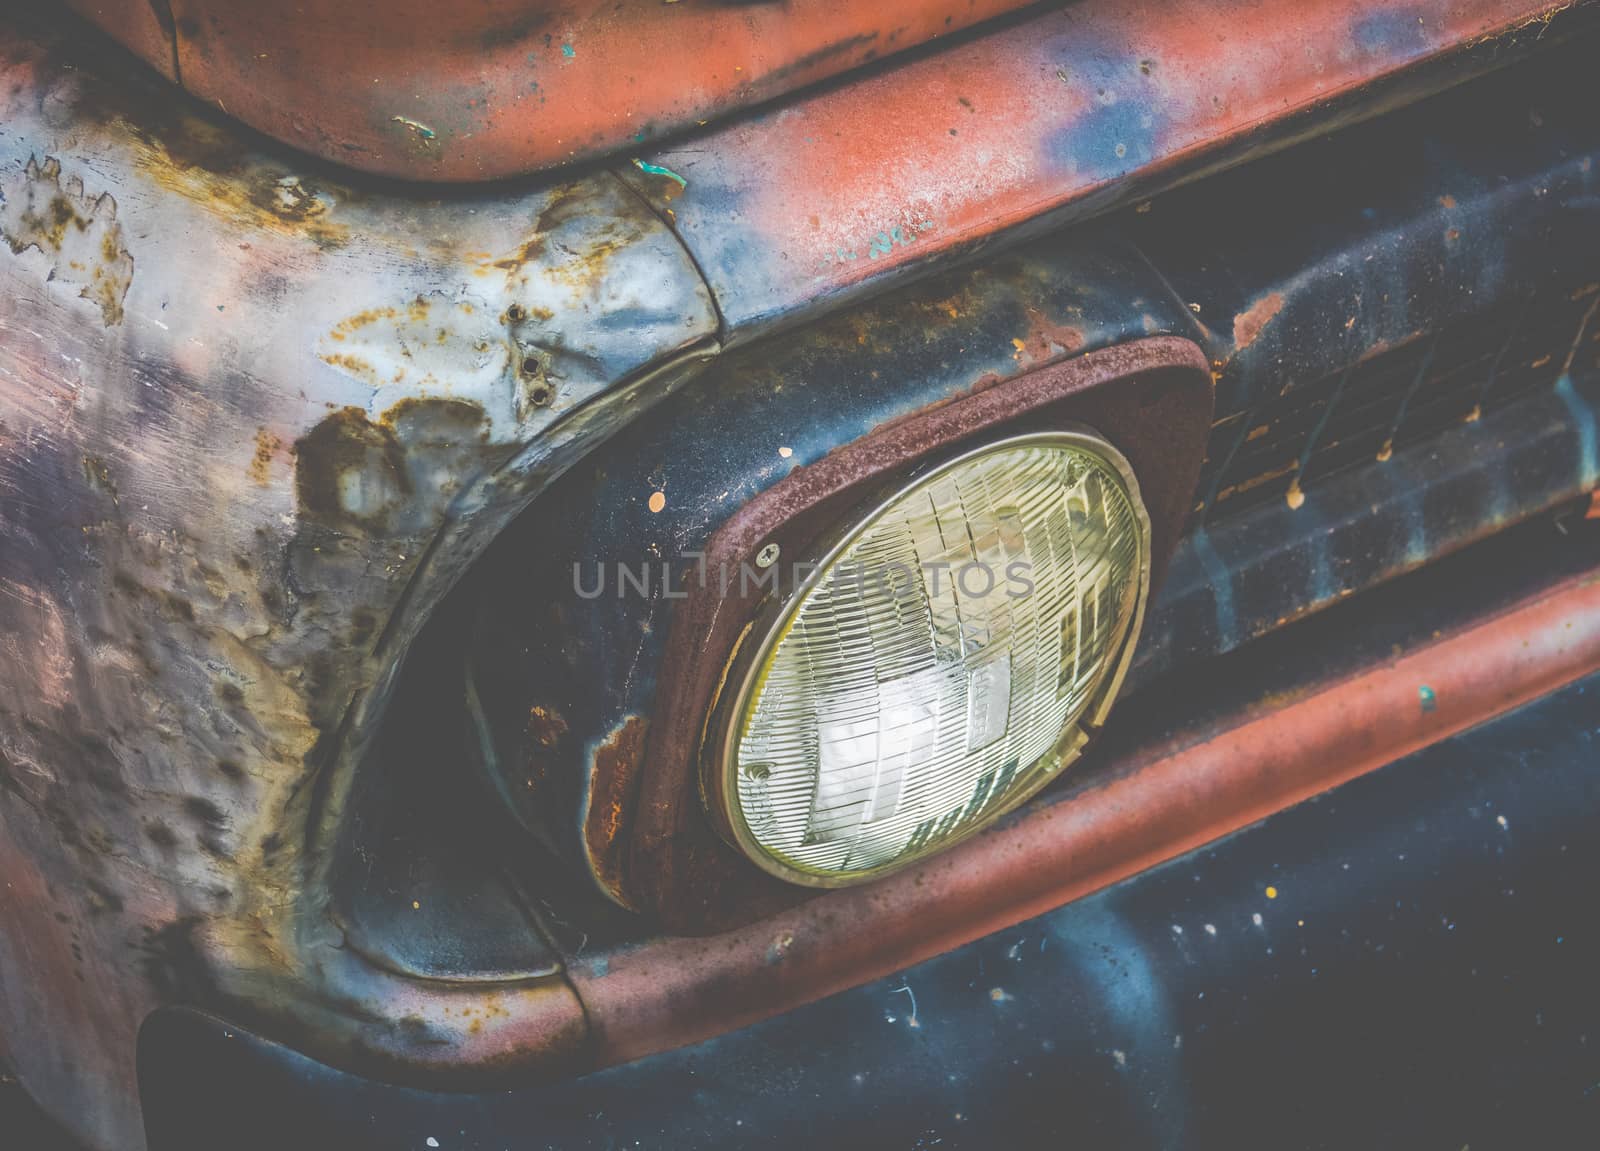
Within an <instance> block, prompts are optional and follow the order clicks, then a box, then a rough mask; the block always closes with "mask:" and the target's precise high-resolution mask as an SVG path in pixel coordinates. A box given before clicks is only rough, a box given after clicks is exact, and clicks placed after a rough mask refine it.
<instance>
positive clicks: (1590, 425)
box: [1556, 372, 1600, 487]
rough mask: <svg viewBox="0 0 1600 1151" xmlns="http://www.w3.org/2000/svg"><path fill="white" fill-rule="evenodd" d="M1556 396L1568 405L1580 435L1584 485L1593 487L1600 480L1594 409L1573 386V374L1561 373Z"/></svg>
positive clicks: (1599, 451)
mask: <svg viewBox="0 0 1600 1151" xmlns="http://www.w3.org/2000/svg"><path fill="white" fill-rule="evenodd" d="M1556 395H1558V396H1560V397H1561V402H1562V403H1564V404H1566V405H1567V412H1568V414H1569V415H1571V416H1572V427H1573V430H1574V431H1576V432H1577V433H1578V459H1579V461H1580V466H1581V467H1582V469H1583V471H1582V473H1581V474H1582V476H1583V483H1584V485H1585V486H1588V487H1593V486H1594V484H1595V483H1596V481H1597V480H1600V443H1597V439H1600V437H1597V435H1596V429H1595V420H1594V408H1592V407H1590V406H1589V401H1588V400H1586V399H1584V398H1583V397H1582V396H1580V395H1579V394H1578V390H1577V389H1576V388H1574V387H1573V386H1572V375H1571V373H1568V372H1562V373H1561V378H1560V379H1559V380H1557V381H1556Z"/></svg>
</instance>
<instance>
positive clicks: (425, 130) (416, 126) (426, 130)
mask: <svg viewBox="0 0 1600 1151" xmlns="http://www.w3.org/2000/svg"><path fill="white" fill-rule="evenodd" d="M389 122H390V123H391V124H401V125H404V126H405V127H407V128H410V129H411V130H412V131H413V132H415V133H416V134H417V135H419V136H421V137H422V138H423V139H424V140H432V139H433V138H434V137H435V136H436V135H437V133H436V132H434V130H433V129H432V128H430V127H428V126H427V125H426V124H420V123H418V122H417V121H416V120H412V119H409V118H408V117H405V116H390V117H389Z"/></svg>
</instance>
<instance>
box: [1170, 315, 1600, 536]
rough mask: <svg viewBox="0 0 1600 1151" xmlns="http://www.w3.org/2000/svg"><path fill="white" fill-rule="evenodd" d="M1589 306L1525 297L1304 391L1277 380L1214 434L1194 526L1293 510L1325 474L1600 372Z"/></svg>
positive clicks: (1599, 337)
mask: <svg viewBox="0 0 1600 1151" xmlns="http://www.w3.org/2000/svg"><path fill="white" fill-rule="evenodd" d="M1597 305H1600V284H1589V285H1586V286H1585V287H1582V288H1580V289H1578V290H1577V291H1573V292H1565V293H1560V294H1554V293H1547V294H1546V295H1544V296H1540V297H1530V298H1524V299H1522V300H1520V301H1513V302H1510V303H1508V304H1504V305H1502V306H1500V307H1498V308H1496V309H1495V310H1493V311H1491V312H1489V313H1487V314H1483V315H1478V316H1474V317H1471V318H1469V319H1466V320H1462V321H1458V322H1456V323H1455V324H1453V325H1450V326H1448V327H1446V328H1444V329H1442V330H1441V331H1439V332H1437V333H1432V334H1427V335H1420V336H1417V337H1415V338H1413V339H1411V340H1409V341H1407V342H1406V343H1405V344H1402V345H1401V346H1399V347H1392V348H1384V349H1381V350H1379V351H1377V352H1376V353H1374V354H1369V355H1367V356H1366V357H1364V358H1363V359H1361V360H1359V361H1357V362H1356V363H1353V364H1350V365H1349V366H1347V367H1345V368H1343V369H1342V370H1340V371H1338V372H1334V373H1332V374H1329V375H1325V376H1323V377H1321V378H1320V379H1316V380H1314V381H1312V382H1310V383H1301V382H1300V381H1296V380H1289V381H1287V382H1286V383H1285V384H1284V385H1283V387H1282V388H1281V390H1280V391H1279V392H1278V394H1277V395H1276V396H1274V397H1272V398H1271V399H1270V400H1268V401H1267V402H1265V403H1263V404H1260V405H1258V406H1256V407H1254V408H1251V409H1248V410H1245V411H1237V412H1233V413H1231V414H1228V415H1225V416H1223V417H1222V418H1221V419H1219V420H1218V421H1217V422H1216V424H1214V425H1213V428H1212V435H1211V441H1210V445H1209V448H1208V451H1207V459H1206V463H1205V467H1204V470H1203V472H1202V473H1201V478H1200V483H1199V486H1198V488H1197V491H1198V493H1199V501H1200V502H1199V503H1198V505H1197V506H1196V508H1195V511H1196V513H1197V517H1198V518H1199V519H1200V520H1201V521H1202V522H1205V523H1214V522H1217V521H1219V520H1223V519H1227V518H1229V517H1232V516H1235V515H1238V514H1239V513H1241V512H1244V511H1246V510H1248V509H1250V508H1252V507H1256V506H1258V505H1261V504H1264V503H1271V502H1274V501H1279V502H1287V503H1288V504H1289V505H1290V506H1291V507H1292V506H1295V505H1297V504H1298V503H1299V502H1300V499H1301V497H1303V496H1304V494H1305V493H1306V492H1307V491H1309V490H1312V489H1313V488H1314V487H1315V486H1316V485H1318V484H1319V483H1323V482H1325V481H1327V480H1328V479H1329V478H1330V477H1332V476H1335V475H1338V474H1339V473H1341V472H1346V471H1348V470H1350V469H1352V468H1355V467H1358V466H1361V465H1364V464H1372V463H1375V462H1383V461H1386V460H1388V459H1389V458H1390V456H1391V455H1392V454H1393V453H1394V452H1397V451H1403V450H1405V449H1406V448H1408V447H1411V446H1413V445H1416V444H1419V443H1422V442H1424V441H1426V440H1429V439H1431V438H1432V437H1434V436H1436V435H1438V434H1439V433H1440V432H1443V431H1445V430H1446V429H1448V428H1451V427H1454V426H1457V425H1460V424H1463V423H1471V422H1474V421H1477V420H1479V419H1481V418H1482V417H1484V416H1487V415H1489V414H1491V413H1493V412H1495V411H1498V410H1500V409H1501V408H1504V407H1506V406H1507V405H1509V404H1512V403H1514V402H1515V401H1517V400H1518V399H1521V398H1522V397H1524V396H1527V395H1529V394H1531V393H1533V392H1535V391H1537V390H1539V389H1541V388H1548V387H1550V386H1552V385H1554V384H1555V382H1556V381H1557V380H1558V379H1559V378H1560V377H1561V375H1562V373H1563V372H1564V371H1573V372H1576V373H1582V372H1587V371H1589V370H1590V369H1593V368H1596V367H1600V323H1597V322H1595V312H1596V309H1597Z"/></svg>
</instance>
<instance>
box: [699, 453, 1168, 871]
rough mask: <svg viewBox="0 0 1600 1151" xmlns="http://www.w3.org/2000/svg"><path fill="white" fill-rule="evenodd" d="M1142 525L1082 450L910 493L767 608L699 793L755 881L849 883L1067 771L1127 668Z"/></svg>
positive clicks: (1132, 501)
mask: <svg viewBox="0 0 1600 1151" xmlns="http://www.w3.org/2000/svg"><path fill="white" fill-rule="evenodd" d="M1149 537H1150V528H1149V520H1148V518H1147V516H1146V514H1145V510H1144V506H1143V504H1142V503H1141V502H1140V498H1139V491H1138V485H1137V483H1136V481H1135V480H1134V477H1133V474H1132V472H1131V471H1130V470H1129V468H1128V465H1127V462H1126V461H1125V460H1124V459H1123V458H1122V457H1121V455H1119V454H1118V453H1117V452H1116V450H1115V449H1114V448H1112V447H1111V446H1110V445H1109V444H1107V443H1106V442H1105V441H1104V440H1101V439H1100V438H1098V437H1096V436H1093V435H1092V434H1089V433H1079V432H1058V433H1049V434H1040V435H1031V436H1022V437H1018V438H1015V439H1009V440H1005V441H1002V442H999V443H996V444H991V445H989V446H987V447H984V448H980V449H978V450H976V451H973V452H970V453H968V454H966V455H963V456H960V457H958V458H956V459H954V460H951V461H949V462H948V463H945V464H943V465H941V466H940V467H938V468H936V469H934V470H932V471H930V472H929V473H927V474H925V475H923V476H921V477H919V478H917V479H916V480H915V482H913V483H912V484H910V486H908V487H907V488H905V489H904V490H902V491H900V492H898V493H897V494H896V495H894V496H893V497H892V498H891V499H889V500H888V501H886V502H885V503H883V504H881V505H880V506H879V507H878V508H877V509H876V510H875V511H873V512H872V513H871V514H870V515H868V516H867V517H866V518H864V519H863V520H861V521H860V522H859V523H858V524H856V526H854V527H853V528H852V529H851V530H850V531H849V532H848V533H847V534H846V535H845V536H844V538H843V539H842V540H840V541H839V542H838V543H837V544H836V545H835V546H833V548H832V549H831V550H829V551H828V553H827V554H826V555H825V556H824V557H823V559H822V560H821V561H820V562H819V563H818V564H817V565H816V568H815V571H814V573H813V574H812V575H811V576H810V578H808V579H806V580H805V581H804V582H803V583H802V585H801V586H800V587H799V589H798V590H797V591H796V593H795V594H794V595H792V596H791V597H790V598H789V600H788V601H787V602H786V603H785V604H784V605H783V607H782V608H781V609H779V611H778V614H777V617H776V619H775V620H773V621H772V623H771V625H770V627H769V630H768V632H767V634H766V638H765V639H764V641H762V643H761V646H760V647H759V649H757V651H756V653H755V655H754V658H753V659H752V660H750V662H749V663H748V664H746V665H745V666H746V668H747V670H746V672H745V674H744V676H743V678H742V682H741V683H740V684H739V687H738V694H737V696H736V697H735V698H734V702H733V706H732V708H731V709H730V711H729V712H728V716H729V719H728V723H727V726H726V734H725V738H724V740H723V741H722V745H721V747H720V749H719V750H720V756H719V757H718V759H717V762H715V763H713V764H712V765H711V772H712V774H711V776H710V777H708V780H707V783H708V787H709V789H710V793H711V794H710V798H711V800H712V801H713V803H714V804H716V805H718V806H720V808H721V812H722V814H723V815H724V817H725V818H724V820H723V822H724V824H725V826H726V827H727V829H728V831H729V832H730V833H731V836H732V838H733V839H734V841H735V842H736V843H737V844H738V845H739V846H740V847H741V848H742V849H743V850H744V851H745V853H746V854H747V855H749V856H750V857H751V858H752V859H753V860H755V861H756V862H757V863H758V864H760V865H761V866H762V867H764V868H766V869H767V870H768V871H771V872H773V873H774V874H777V875H779V876H781V877H783V878H785V879H789V880H791V881H794V882H799V883H807V884H812V885H818V886H839V885H843V884H847V883H852V882H857V881H860V880H863V879H867V878H869V877H872V876H876V875H881V874H883V873H884V872H886V871H889V870H892V869H894V868H896V867H899V866H901V865H904V864H906V863H908V862H910V861H911V860H913V859H916V858H918V857H920V856H923V855H926V854H927V853H929V852H931V851H935V850H938V849H940V848H943V847H946V846H949V845H950V844H951V843H953V842H955V841H956V840H958V839H960V838H962V837H964V836H966V835H968V834H970V833H971V832H973V831H975V830H977V828H979V827H980V826H982V825H983V824H984V823H986V822H988V821H989V820H990V819H992V818H994V817H995V816H997V815H999V814H1001V813H1002V812H1004V811H1006V810H1009V809H1010V808H1012V807H1014V806H1016V805H1017V804H1018V803H1020V802H1022V801H1023V800H1024V799H1026V798H1027V797H1028V796H1029V795H1031V794H1032V793H1033V792H1034V791H1036V790H1037V789H1038V788H1039V787H1041V786H1042V785H1043V784H1045V783H1046V782H1047V781H1048V780H1050V779H1051V778H1053V777H1054V776H1055V774H1056V773H1057V772H1058V771H1059V769H1060V768H1061V767H1062V766H1064V765H1065V764H1066V763H1068V762H1070V761H1071V759H1072V758H1073V757H1074V756H1075V755H1076V754H1077V752H1078V750H1079V749H1080V748H1081V747H1082V745H1083V743H1084V742H1085V740H1086V738H1087V736H1086V733H1085V731H1084V725H1085V724H1086V723H1098V722H1099V721H1100V720H1101V718H1103V715H1104V712H1105V709H1106V708H1107V707H1108V706H1109V703H1110V699H1111V696H1112V695H1113V694H1114V691H1115V687H1116V685H1117V683H1118V682H1119V681H1120V679H1121V674H1122V671H1123V670H1124V669H1125V667H1126V664H1127V658H1128V656H1129V655H1130V654H1131V650H1132V646H1133V638H1134V636H1135V635H1136V633H1137V630H1138V622H1139V619H1140V617H1141V616H1142V614H1143V608H1144V596H1145V592H1146V589H1147V587H1148V583H1149V554H1150V542H1149Z"/></svg>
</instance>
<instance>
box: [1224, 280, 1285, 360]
mask: <svg viewBox="0 0 1600 1151" xmlns="http://www.w3.org/2000/svg"><path fill="white" fill-rule="evenodd" d="M1281 311H1283V297H1282V296H1281V295H1279V294H1278V293H1277V292H1273V293H1271V294H1270V295H1266V296H1262V297H1261V298H1260V299H1259V300H1257V301H1256V302H1255V303H1253V304H1251V305H1250V306H1249V307H1248V308H1246V309H1245V310H1244V311H1242V312H1240V313H1239V314H1238V315H1237V316H1235V317H1234V318H1233V346H1234V349H1235V350H1236V351H1241V352H1242V351H1244V349H1246V348H1248V347H1249V346H1250V345H1251V344H1253V343H1255V342H1256V339H1257V338H1258V337H1259V336H1260V335H1261V332H1262V329H1264V328H1265V327H1266V326H1267V325H1268V324H1270V323H1271V322H1272V321H1273V320H1274V319H1276V318H1277V315H1278V313H1279V312H1281Z"/></svg>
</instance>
